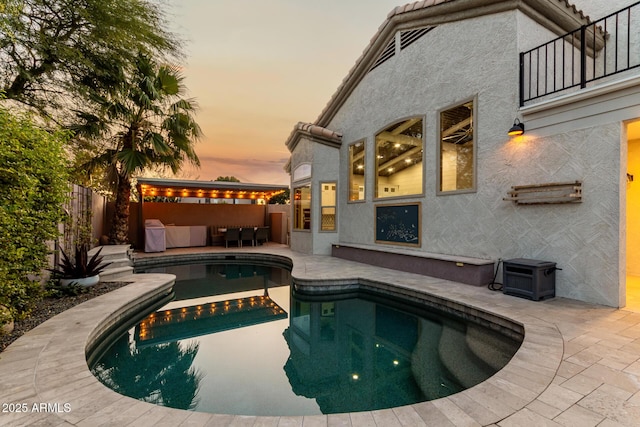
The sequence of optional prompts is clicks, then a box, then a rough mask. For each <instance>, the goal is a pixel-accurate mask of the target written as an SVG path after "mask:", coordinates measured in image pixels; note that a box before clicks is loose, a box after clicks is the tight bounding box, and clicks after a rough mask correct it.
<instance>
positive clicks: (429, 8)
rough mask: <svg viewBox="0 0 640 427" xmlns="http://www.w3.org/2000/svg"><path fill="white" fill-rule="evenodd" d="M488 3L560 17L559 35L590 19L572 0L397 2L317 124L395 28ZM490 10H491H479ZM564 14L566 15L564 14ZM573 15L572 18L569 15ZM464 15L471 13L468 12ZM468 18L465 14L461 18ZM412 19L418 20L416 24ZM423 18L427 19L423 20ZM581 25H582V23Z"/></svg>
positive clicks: (442, 19)
mask: <svg viewBox="0 0 640 427" xmlns="http://www.w3.org/2000/svg"><path fill="white" fill-rule="evenodd" d="M486 6H495V7H496V9H495V10H496V11H504V10H509V9H515V8H522V9H524V10H526V11H533V13H534V14H535V15H537V18H539V17H540V16H543V17H545V18H546V19H548V20H553V19H557V20H558V21H561V22H554V24H555V26H554V30H557V31H559V35H560V34H562V33H563V31H564V32H569V31H572V30H574V29H575V28H576V27H574V28H570V29H567V28H565V27H567V26H570V25H572V23H575V22H581V23H588V22H590V19H589V17H588V16H586V15H585V14H584V13H583V12H582V11H581V10H579V9H577V8H576V7H575V5H573V4H572V3H571V2H569V0H510V1H507V0H421V1H416V2H413V3H408V4H405V5H404V6H397V7H395V8H394V9H393V10H391V12H389V14H388V15H387V18H386V19H385V20H384V22H383V23H382V24H381V25H380V26H379V27H378V31H377V32H376V33H375V34H374V36H373V37H372V38H371V40H370V42H369V44H368V45H367V47H366V48H365V49H364V51H363V53H362V55H360V57H359V58H358V59H357V60H356V63H355V64H354V66H353V67H352V68H351V70H349V73H348V74H347V76H346V77H345V78H344V79H343V80H342V83H341V84H340V86H339V87H338V89H337V90H336V92H335V94H334V95H333V96H332V97H331V99H330V100H329V102H328V103H327V105H326V107H325V108H324V110H323V111H322V112H321V113H320V116H319V117H318V119H316V121H315V124H316V125H318V126H326V125H327V124H328V123H329V122H330V121H331V119H332V118H333V115H334V114H335V112H336V111H337V109H338V108H339V106H340V105H342V102H343V101H344V99H346V97H347V96H348V94H349V93H350V92H351V90H352V89H353V88H354V87H355V85H357V83H358V82H359V81H360V80H361V79H362V78H363V77H364V75H366V73H367V71H368V70H369V69H370V65H371V58H372V57H374V58H375V54H376V53H377V52H378V51H379V50H381V49H384V47H385V46H386V45H387V44H388V39H389V38H391V37H393V36H394V35H395V31H396V30H397V28H398V25H399V24H400V23H402V24H403V29H406V28H413V27H417V26H419V25H420V21H421V20H422V19H423V18H424V17H425V15H429V18H432V19H431V20H432V21H433V20H434V19H435V20H436V21H440V22H449V21H454V20H456V18H455V16H454V15H453V14H454V13H458V12H461V11H462V12H464V11H467V12H468V11H471V10H473V9H481V8H482V7H486ZM478 13H487V12H484V11H483V12H480V11H479V12H478ZM561 15H564V16H561ZM566 15H569V16H570V17H571V18H572V19H568V20H567V19H566V18H567V17H566ZM464 17H469V15H468V14H465V15H464ZM457 19H464V18H457ZM412 22H416V23H415V24H414V25H413V27H412V25H411V23H412ZM422 22H423V21H422ZM578 27H579V25H578Z"/></svg>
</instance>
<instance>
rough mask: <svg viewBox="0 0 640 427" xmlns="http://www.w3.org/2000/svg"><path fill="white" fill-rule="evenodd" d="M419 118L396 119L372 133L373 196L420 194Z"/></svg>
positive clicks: (420, 133)
mask: <svg viewBox="0 0 640 427" xmlns="http://www.w3.org/2000/svg"><path fill="white" fill-rule="evenodd" d="M422 126H423V120H422V118H420V117H416V118H412V119H408V120H404V121H402V122H400V123H396V124H394V125H392V126H389V127H388V128H386V129H384V130H383V131H382V132H380V133H378V134H377V135H376V174H375V177H376V197H377V198H382V197H396V196H407V195H413V194H422V181H423V177H422V175H423V172H422V156H423V128H422Z"/></svg>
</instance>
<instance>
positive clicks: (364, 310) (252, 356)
mask: <svg viewBox="0 0 640 427" xmlns="http://www.w3.org/2000/svg"><path fill="white" fill-rule="evenodd" d="M153 271H162V272H169V273H173V274H176V275H177V277H178V279H177V281H176V286H175V287H174V290H175V298H174V300H173V301H171V302H170V303H168V304H167V305H166V306H164V307H162V308H161V309H158V310H156V311H154V312H153V313H150V314H149V315H148V316H147V317H145V318H144V319H143V320H142V321H140V322H136V323H135V324H134V325H132V326H131V327H130V328H129V329H128V330H127V331H126V332H125V333H124V334H122V335H120V336H119V337H118V338H117V339H115V340H114V341H113V342H112V343H111V345H110V348H109V350H108V351H106V352H103V353H102V354H101V355H100V356H99V357H96V358H93V357H92V358H91V359H95V360H96V361H95V362H93V363H92V366H91V369H92V372H94V375H96V376H97V377H98V378H99V379H100V380H101V381H102V382H103V383H104V384H106V385H107V386H109V387H111V388H112V389H114V390H116V391H118V392H120V393H121V394H125V395H127V396H131V397H135V398H138V399H140V400H145V401H149V402H153V403H157V404H160V405H164V406H170V407H175V408H181V409H191V410H196V411H202V412H214V413H230V414H241V415H312V414H321V413H324V414H327V413H336V412H355V411H364V410H373V409H381V408H388V407H395V406H401V405H405V404H410V403H416V402H420V401H424V400H431V399H435V398H438V397H443V396H446V395H449V394H451V393H455V392H457V391H460V390H463V389H465V388H468V387H470V386H472V385H475V384H477V383H478V382H481V381H483V380H484V379H486V378H488V377H489V376H491V375H492V374H493V373H495V372H496V371H497V370H498V369H500V367H502V366H503V365H504V364H506V362H507V361H508V360H509V359H510V358H511V356H512V355H513V354H514V353H515V351H516V350H517V348H518V346H519V341H518V340H516V339H512V338H508V337H505V336H503V335H501V334H497V333H495V332H493V331H491V330H490V329H486V328H483V327H479V326H477V325H476V324H474V323H469V322H465V321H463V320H461V319H457V318H455V317H452V316H449V315H444V314H443V313H437V312H434V311H432V310H426V309H425V308H424V307H420V306H419V305H413V304H409V303H407V301H402V300H400V299H395V298H391V299H390V298H389V297H388V296H384V297H383V296H380V295H376V294H375V293H371V292H343V293H339V294H330V295H305V294H302V293H300V292H296V291H295V290H292V289H291V288H290V286H289V284H290V282H291V277H290V274H289V272H288V270H287V269H284V268H280V267H272V266H269V265H264V264H259V263H258V264H255V263H229V262H227V263H207V264H192V265H178V266H170V267H159V268H155V269H154V270H153ZM461 368H463V369H461Z"/></svg>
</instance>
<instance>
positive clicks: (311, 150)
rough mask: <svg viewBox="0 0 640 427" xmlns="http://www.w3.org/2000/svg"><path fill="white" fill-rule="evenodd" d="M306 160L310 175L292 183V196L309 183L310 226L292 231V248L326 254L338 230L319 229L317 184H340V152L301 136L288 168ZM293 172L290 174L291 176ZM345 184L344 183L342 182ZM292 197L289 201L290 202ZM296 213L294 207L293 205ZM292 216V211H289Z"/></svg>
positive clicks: (329, 250)
mask: <svg viewBox="0 0 640 427" xmlns="http://www.w3.org/2000/svg"><path fill="white" fill-rule="evenodd" d="M305 163H310V164H312V168H311V176H310V177H308V178H303V179H300V180H296V181H292V182H291V192H292V197H293V195H294V192H295V189H296V187H301V186H305V185H310V186H311V229H310V230H296V229H292V230H291V242H290V243H291V249H293V250H294V251H298V252H303V253H313V254H316V255H329V254H330V253H331V244H332V243H335V242H337V241H338V230H337V229H336V231H333V232H331V231H321V230H320V217H321V205H320V195H321V190H320V185H321V184H322V183H326V182H335V183H336V187H337V188H339V187H340V185H341V184H340V183H339V182H338V170H339V167H340V166H339V165H340V162H339V151H338V149H337V148H335V147H330V146H328V145H324V144H322V143H318V142H314V141H311V140H310V139H308V138H305V137H303V138H301V139H300V141H299V142H298V144H297V145H296V147H295V149H294V150H293V152H292V153H291V170H292V172H293V171H295V169H296V168H297V167H298V166H299V165H301V164H305ZM293 175H295V174H294V173H292V176H293ZM343 185H344V186H345V187H346V186H347V183H346V182H345V183H344V184H343ZM293 203H294V202H293V200H292V204H293ZM340 203H341V200H340V199H339V198H338V200H336V208H338V207H339V205H340ZM293 210H294V212H295V207H294V208H293ZM337 214H338V215H337V221H338V223H339V221H340V216H339V212H337ZM292 215H293V216H295V213H292Z"/></svg>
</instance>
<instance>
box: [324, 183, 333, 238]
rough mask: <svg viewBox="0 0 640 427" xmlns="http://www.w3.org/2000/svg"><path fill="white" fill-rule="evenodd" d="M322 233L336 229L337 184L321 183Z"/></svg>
mask: <svg viewBox="0 0 640 427" xmlns="http://www.w3.org/2000/svg"><path fill="white" fill-rule="evenodd" d="M320 216H321V218H320V231H335V229H336V183H335V181H334V182H321V183H320Z"/></svg>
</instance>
